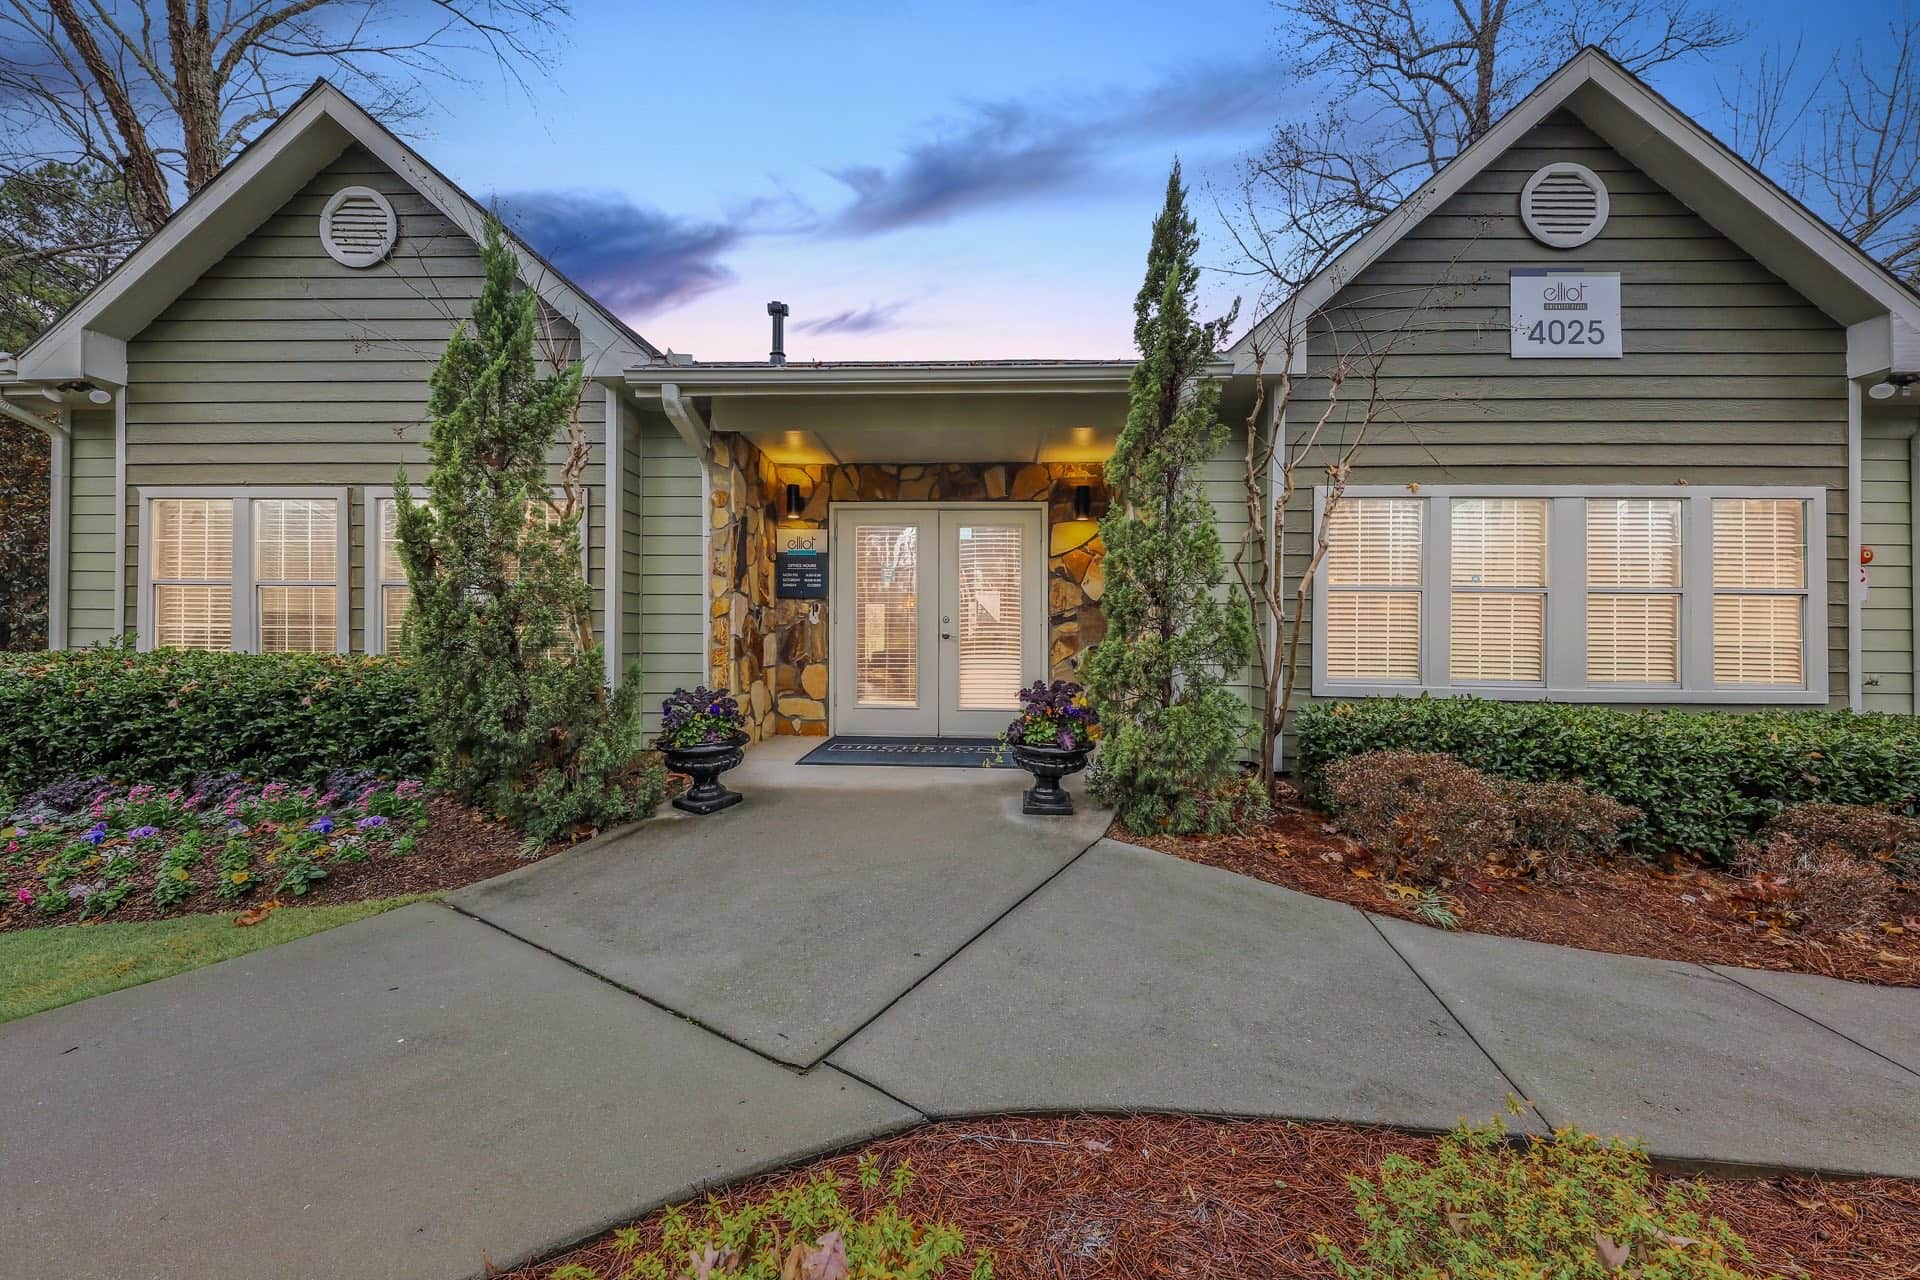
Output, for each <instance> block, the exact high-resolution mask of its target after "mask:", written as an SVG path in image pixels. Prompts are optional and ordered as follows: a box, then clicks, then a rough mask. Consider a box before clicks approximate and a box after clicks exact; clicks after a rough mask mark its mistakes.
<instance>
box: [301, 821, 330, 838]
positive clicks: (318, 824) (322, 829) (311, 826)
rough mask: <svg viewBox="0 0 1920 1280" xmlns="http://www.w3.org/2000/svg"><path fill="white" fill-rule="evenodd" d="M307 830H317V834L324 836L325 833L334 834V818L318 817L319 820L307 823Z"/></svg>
mask: <svg viewBox="0 0 1920 1280" xmlns="http://www.w3.org/2000/svg"><path fill="white" fill-rule="evenodd" d="M307 830H309V831H312V832H315V833H317V834H319V835H323V836H325V835H332V834H333V819H332V818H320V819H318V820H316V821H314V822H309V823H308V824H307Z"/></svg>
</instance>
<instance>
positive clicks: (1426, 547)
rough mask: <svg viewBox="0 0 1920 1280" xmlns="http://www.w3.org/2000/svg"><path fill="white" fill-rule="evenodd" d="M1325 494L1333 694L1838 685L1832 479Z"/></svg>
mask: <svg viewBox="0 0 1920 1280" xmlns="http://www.w3.org/2000/svg"><path fill="white" fill-rule="evenodd" d="M1320 498H1321V517H1320V524H1319V527H1318V534H1319V536H1320V537H1321V538H1323V539H1325V545H1326V554H1325V558H1324V559H1323V560H1322V562H1321V572H1320V573H1319V575H1318V577H1317V578H1316V580H1315V582H1314V584H1313V590H1314V599H1313V607H1314V609H1315V610H1317V611H1318V614H1319V619H1320V621H1319V623H1318V624H1317V626H1316V629H1315V644H1316V648H1315V655H1314V669H1313V681H1314V692H1316V693H1318V694H1321V695H1324V696H1335V697H1337V696H1342V695H1354V694H1358V695H1362V696H1365V695H1370V694H1377V695H1386V694H1397V693H1403V692H1408V691H1431V692H1435V693H1448V692H1458V693H1468V692H1471V693H1479V694H1482V695H1484V696H1494V697H1499V696H1515V697H1527V696H1533V697H1538V696H1541V695H1542V694H1544V695H1545V696H1547V697H1552V698H1563V699H1566V700H1569V701H1580V700H1582V699H1583V698H1584V699H1585V700H1591V701H1604V702H1635V701H1646V702H1716V701H1718V702H1730V703H1798V704H1805V705H1810V706H1811V705H1820V704H1822V703H1824V702H1825V701H1826V700H1827V683H1828V679H1827V671H1826V663H1825V662H1824V660H1823V655H1822V654H1821V648H1822V646H1821V645H1820V644H1819V637H1820V635H1821V632H1820V630H1819V627H1820V625H1821V619H1820V606H1821V603H1822V601H1821V594H1820V593H1821V592H1822V590H1823V588H1822V574H1821V569H1822V565H1823V564H1824V561H1823V559H1822V552H1821V547H1822V543H1821V538H1822V535H1823V531H1824V522H1825V501H1826V495H1825V492H1824V491H1823V490H1821V489H1818V488H1785V487H1783V488H1777V489H1768V488H1751V489H1743V488H1732V487H1725V486H1717V485H1700V486H1688V485H1657V486H1656V485H1621V486H1617V487H1616V486H1599V485H1592V486H1588V485H1544V486H1541V487H1539V488H1537V489H1532V490H1528V489H1520V488H1513V489H1504V488H1501V487H1498V486H1489V485H1465V484H1463V485H1447V484H1440V485H1434V486H1431V487H1426V486H1418V485H1408V486H1404V487H1403V486H1397V485H1396V486H1386V485H1373V486H1365V487H1361V486H1355V487H1354V488H1353V489H1350V490H1349V491H1347V492H1346V493H1345V494H1343V495H1341V496H1340V497H1338V498H1337V499H1334V498H1331V497H1329V496H1328V494H1327V492H1326V491H1325V490H1322V491H1321V494H1320ZM1429 520H1432V521H1435V522H1442V521H1443V522H1444V523H1427V521H1429ZM1429 623H1430V624H1431V625H1423V624H1429ZM1435 646H1443V647H1441V648H1436V647H1435Z"/></svg>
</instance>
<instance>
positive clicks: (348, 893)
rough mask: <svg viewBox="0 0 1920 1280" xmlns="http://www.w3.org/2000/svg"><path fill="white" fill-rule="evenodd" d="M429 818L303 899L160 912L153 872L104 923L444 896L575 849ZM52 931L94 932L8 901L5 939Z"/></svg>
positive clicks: (455, 814) (256, 896) (0, 926)
mask: <svg viewBox="0 0 1920 1280" xmlns="http://www.w3.org/2000/svg"><path fill="white" fill-rule="evenodd" d="M427 814H428V817H427V828H426V830H425V831H423V832H421V833H420V838H419V840H418V842H417V843H416V844H415V845H414V848H413V852H412V853H409V854H406V855H405V856H403V857H395V856H393V855H392V854H390V853H387V852H385V851H382V852H380V853H377V854H375V855H374V856H373V857H371V858H368V859H367V860H366V861H365V862H329V863H327V864H326V866H327V876H326V879H324V880H321V881H319V882H317V883H315V884H314V885H313V887H312V888H310V889H309V890H308V891H307V892H306V893H304V894H301V895H300V896H299V897H294V896H292V895H285V896H282V897H279V898H277V899H276V898H275V895H273V894H272V893H270V892H268V891H266V890H264V889H263V890H259V891H256V892H254V893H251V894H248V895H247V896H246V897H243V898H238V899H233V900H231V901H229V900H227V899H223V898H219V897H216V896H215V895H214V894H213V893H211V892H209V891H202V892H200V893H196V894H194V895H193V896H192V897H190V898H187V899H185V900H183V901H181V902H178V903H175V904H174V905H173V906H171V907H160V906H157V905H155V903H154V901H153V878H152V875H151V872H147V873H143V874H142V875H141V876H140V877H139V881H138V887H137V888H136V889H135V890H134V891H133V893H132V894H130V895H129V896H128V898H127V900H126V901H125V902H123V903H121V904H120V905H119V906H118V907H116V908H115V909H114V911H113V913H112V914H111V915H109V916H107V917H106V918H105V919H104V920H103V921H101V922H100V923H110V924H118V923H121V922H129V921H141V920H166V919H171V918H173V917H175V916H184V915H200V914H213V915H227V914H235V915H239V914H243V913H247V912H250V911H253V910H256V909H258V908H259V907H260V906H261V905H263V904H265V903H267V902H268V901H277V902H278V905H280V906H283V907H322V906H329V905H332V904H335V903H342V902H365V901H368V900H370V899H373V898H396V897H400V896H402V895H404V894H418V893H441V892H444V891H446V890H449V889H458V888H461V887H463V886H465V885H470V884H474V883H476V882H478V881H481V880H488V879H491V878H493V877H494V876H497V875H502V874H504V873H506V872H508V871H512V870H514V869H516V868H518V867H524V866H526V865H527V864H528V863H529V862H533V861H538V860H539V859H540V858H544V857H547V856H549V855H551V854H555V853H558V852H560V850H562V849H565V848H567V847H568V846H567V845H565V844H552V845H548V846H547V847H546V848H545V849H542V850H540V851H539V852H537V853H532V854H525V855H523V854H522V853H521V852H520V845H521V841H522V840H524V839H525V837H524V836H523V835H521V833H520V832H518V831H516V830H515V829H514V828H513V827H511V826H509V825H508V824H506V823H504V822H500V821H497V820H495V819H494V818H492V817H489V816H488V815H486V814H483V813H481V812H479V811H478V810H475V809H469V808H468V807H466V806H465V805H463V804H461V803H460V802H459V801H457V800H453V799H450V798H449V797H447V796H443V795H436V796H432V797H429V799H428V801H427ZM48 925H74V926H76V927H81V928H84V927H86V926H85V922H82V921H76V920H72V919H70V918H57V917H56V918H52V919H49V918H48V917H47V916H46V915H44V914H42V913H40V912H38V911H35V910H33V909H32V908H30V907H24V906H21V905H19V904H18V903H16V902H13V901H11V900H7V901H0V933H6V932H9V931H12V930H15V929H40V928H45V927H46V926H48Z"/></svg>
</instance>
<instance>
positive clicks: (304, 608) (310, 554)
mask: <svg viewBox="0 0 1920 1280" xmlns="http://www.w3.org/2000/svg"><path fill="white" fill-rule="evenodd" d="M339 535H340V504H339V503H338V502H336V501H334V500H333V499H331V498H321V499H305V498H256V499H255V500H254V503H253V579H254V589H255V591H256V593H257V607H258V613H259V644H260V651H261V652H262V653H332V652H334V651H335V650H337V649H338V648H339V647H340V645H339V640H340V636H339V630H338V627H339V622H338V607H337V606H338V604H339V596H340V587H339V580H340V563H339V546H340V536H339Z"/></svg>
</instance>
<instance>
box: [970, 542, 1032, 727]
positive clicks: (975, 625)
mask: <svg viewBox="0 0 1920 1280" xmlns="http://www.w3.org/2000/svg"><path fill="white" fill-rule="evenodd" d="M959 538H960V555H959V573H960V622H959V626H960V633H959V634H960V655H959V696H960V704H959V705H960V708H961V709H962V710H973V711H986V710H994V709H1000V708H1005V709H1012V708H1014V707H1017V706H1018V705H1019V701H1020V685H1021V669H1020V650H1021V643H1020V637H1021V627H1020V622H1021V618H1020V614H1021V607H1022V601H1021V584H1020V576H1021V575H1020V565H1021V558H1022V557H1021V550H1020V541H1021V539H1020V530H1019V528H1018V527H1017V526H1006V525H972V526H962V527H961V529H960V533H959Z"/></svg>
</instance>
